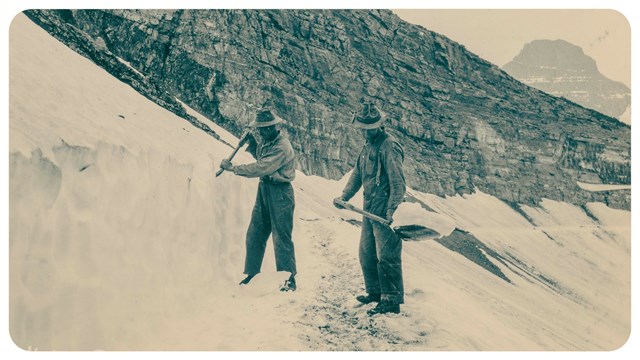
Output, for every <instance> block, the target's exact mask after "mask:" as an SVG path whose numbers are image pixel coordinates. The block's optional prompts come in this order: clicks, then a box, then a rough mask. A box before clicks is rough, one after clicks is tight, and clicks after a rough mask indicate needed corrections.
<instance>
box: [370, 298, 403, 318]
mask: <svg viewBox="0 0 640 360" xmlns="http://www.w3.org/2000/svg"><path fill="white" fill-rule="evenodd" d="M387 313H394V314H399V313H400V304H394V303H392V302H389V301H381V302H379V303H378V305H376V307H374V308H373V309H370V310H368V311H367V315H369V316H373V315H376V314H387Z"/></svg>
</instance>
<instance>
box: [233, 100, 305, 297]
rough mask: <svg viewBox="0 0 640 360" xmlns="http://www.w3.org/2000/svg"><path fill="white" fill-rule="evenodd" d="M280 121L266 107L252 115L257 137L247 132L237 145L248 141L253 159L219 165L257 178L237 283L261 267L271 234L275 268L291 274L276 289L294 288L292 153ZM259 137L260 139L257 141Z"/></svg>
mask: <svg viewBox="0 0 640 360" xmlns="http://www.w3.org/2000/svg"><path fill="white" fill-rule="evenodd" d="M282 122H284V120H282V119H281V118H279V117H277V116H275V115H274V114H273V113H272V112H271V111H269V110H262V111H259V112H258V113H257V114H256V119H255V121H254V122H252V123H251V124H250V126H251V127H253V128H254V129H257V132H258V134H259V136H257V137H258V138H259V139H256V138H255V137H253V136H252V135H249V136H248V137H247V138H245V140H244V141H243V142H241V143H240V144H239V145H238V146H242V145H244V143H245V141H248V142H249V147H248V148H247V150H248V151H249V152H251V154H252V155H253V156H254V157H255V158H256V162H254V163H251V164H246V165H233V164H232V163H231V162H230V161H229V160H223V161H222V163H221V164H220V167H221V168H223V169H225V170H228V171H231V172H233V173H234V174H236V175H240V176H244V177H259V178H260V185H259V186H258V195H257V198H256V203H255V206H254V208H253V213H252V214H251V223H250V224H249V229H248V230H247V239H246V245H247V254H246V258H245V266H244V273H245V274H246V275H247V277H246V278H245V279H244V280H242V281H241V282H240V285H246V284H248V283H249V282H250V281H251V279H252V278H253V277H254V276H256V275H257V274H258V273H259V272H260V269H261V267H262V260H263V258H264V252H265V248H266V246H267V240H268V239H269V235H273V247H274V249H275V255H276V270H277V271H287V272H290V273H291V276H290V277H289V279H288V280H286V281H285V283H284V285H283V286H282V287H281V289H280V290H282V291H293V290H295V289H296V281H295V275H296V259H295V252H294V246H293V240H292V238H291V232H292V230H293V209H294V207H295V198H294V194H293V186H291V181H293V179H294V178H295V175H296V174H295V154H294V153H293V147H292V146H291V143H290V142H289V140H288V139H287V138H286V137H285V136H283V134H281V133H280V131H279V130H278V129H277V127H276V125H277V124H279V123H282ZM257 140H260V141H257Z"/></svg>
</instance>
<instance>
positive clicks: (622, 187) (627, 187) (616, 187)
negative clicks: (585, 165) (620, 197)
mask: <svg viewBox="0 0 640 360" xmlns="http://www.w3.org/2000/svg"><path fill="white" fill-rule="evenodd" d="M576 183H577V184H578V186H579V187H580V188H581V189H584V190H587V191H594V192H598V191H613V190H631V185H608V184H589V183H583V182H580V181H576Z"/></svg>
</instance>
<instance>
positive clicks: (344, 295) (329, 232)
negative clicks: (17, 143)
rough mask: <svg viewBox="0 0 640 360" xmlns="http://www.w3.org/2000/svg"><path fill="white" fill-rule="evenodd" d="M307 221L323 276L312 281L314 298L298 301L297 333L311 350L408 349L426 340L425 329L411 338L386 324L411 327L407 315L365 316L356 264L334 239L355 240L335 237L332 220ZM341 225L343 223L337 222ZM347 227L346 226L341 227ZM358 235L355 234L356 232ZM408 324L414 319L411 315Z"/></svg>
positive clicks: (358, 270)
mask: <svg viewBox="0 0 640 360" xmlns="http://www.w3.org/2000/svg"><path fill="white" fill-rule="evenodd" d="M327 225H328V224H326V223H322V222H308V224H307V225H306V226H307V227H308V229H307V231H308V234H309V235H310V236H311V242H312V244H313V245H312V246H313V247H312V251H313V252H314V253H317V254H318V258H321V259H324V260H325V261H326V263H325V264H323V266H322V267H323V268H324V270H323V271H320V272H321V273H322V274H323V275H322V276H321V279H320V280H319V281H318V282H317V283H316V288H315V289H314V296H313V297H311V298H309V299H308V300H307V303H303V304H302V305H303V306H304V315H303V317H302V319H301V320H300V321H299V323H298V324H297V325H298V326H300V327H302V328H303V332H302V335H301V337H302V338H303V339H304V340H305V341H306V342H307V343H308V345H309V347H310V349H311V350H337V351H356V350H407V349H408V348H409V347H411V346H417V347H420V345H423V344H424V342H425V340H426V335H427V331H426V330H425V331H421V332H420V333H419V334H416V336H415V337H414V338H408V339H407V338H403V337H402V336H400V333H398V332H395V331H393V329H390V328H389V327H388V326H387V322H393V323H395V325H396V326H404V327H406V328H413V329H415V326H411V325H412V324H411V322H412V320H411V319H410V318H409V316H408V315H407V313H406V312H405V313H401V314H397V315H396V314H390V315H377V316H374V317H370V316H368V315H367V314H366V310H367V309H368V308H371V307H373V305H374V304H370V305H362V304H360V303H359V302H358V301H356V300H355V296H356V295H357V294H362V293H364V289H363V285H362V282H363V280H362V274H361V273H360V265H359V264H358V261H357V259H355V258H354V257H353V255H352V254H349V253H347V252H345V251H344V250H341V249H339V247H338V246H336V243H335V242H336V241H356V242H357V241H358V239H359V237H354V238H352V239H338V237H337V235H336V232H335V230H334V229H336V228H340V226H336V225H337V224H332V225H333V226H331V227H329V226H327ZM342 226H345V225H342ZM346 226H351V225H346ZM356 235H357V234H356ZM413 322H416V321H415V319H414V320H413Z"/></svg>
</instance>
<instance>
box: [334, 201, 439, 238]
mask: <svg viewBox="0 0 640 360" xmlns="http://www.w3.org/2000/svg"><path fill="white" fill-rule="evenodd" d="M334 201H335V202H336V203H337V204H339V205H341V206H342V207H344V208H345V209H347V210H350V211H353V212H357V213H358V214H362V215H363V216H364V217H367V218H369V219H371V220H375V221H377V222H379V223H381V224H383V225H386V226H388V227H389V228H390V229H391V230H392V231H393V232H394V233H396V235H398V236H399V237H400V238H401V239H403V240H414V241H419V240H429V239H435V238H438V237H440V236H441V235H440V233H438V232H437V231H435V230H433V229H429V228H428V227H425V226H422V225H401V226H395V227H391V222H390V221H389V220H387V219H385V218H382V217H380V216H378V215H375V214H372V213H370V212H368V211H364V210H362V209H360V208H357V207H355V206H353V205H351V204H349V203H348V202H345V201H342V200H340V199H336V200H334Z"/></svg>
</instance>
